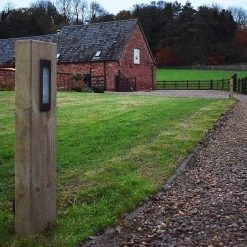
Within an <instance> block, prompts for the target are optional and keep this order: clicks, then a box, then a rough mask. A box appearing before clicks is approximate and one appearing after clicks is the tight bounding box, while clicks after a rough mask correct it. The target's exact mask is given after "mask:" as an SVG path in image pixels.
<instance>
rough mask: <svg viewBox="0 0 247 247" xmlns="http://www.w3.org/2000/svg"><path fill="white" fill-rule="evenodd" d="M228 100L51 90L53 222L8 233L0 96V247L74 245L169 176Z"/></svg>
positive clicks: (8, 131) (5, 104) (10, 189)
mask: <svg viewBox="0 0 247 247" xmlns="http://www.w3.org/2000/svg"><path fill="white" fill-rule="evenodd" d="M232 103H233V101H230V100H208V99H183V98H164V97H151V96H150V97H144V96H119V95H105V94H82V93H58V113H57V121H58V122H57V170H58V178H57V195H58V197H57V206H58V208H57V222H56V224H55V225H54V226H51V227H50V228H49V229H47V230H46V231H45V232H44V233H42V234H38V235H35V236H32V237H28V238H21V237H16V236H15V235H14V216H13V214H12V212H11V200H12V198H13V197H14V161H13V158H14V93H13V92H0V123H1V125H0V140H1V141H0V246H2V247H6V246H8V247H22V246H23V247H29V246H42V247H43V246H52V247H56V246H57V247H58V246H59V247H62V246H75V245H76V244H78V243H79V242H80V240H83V239H85V238H87V237H88V236H90V235H92V234H95V233H97V232H99V231H101V230H103V229H104V228H105V227H107V226H109V225H112V224H114V223H116V222H117V221H118V220H119V219H120V218H121V217H122V216H123V215H124V214H125V213H126V212H129V211H131V210H133V209H134V208H135V207H136V206H137V205H138V204H139V203H141V202H143V201H144V200H145V199H147V197H148V196H150V195H151V194H152V193H154V192H155V191H157V190H158V189H159V188H160V187H161V185H162V184H163V183H164V181H165V180H166V179H167V178H168V177H169V176H170V175H171V174H173V173H174V171H175V169H176V164H177V162H179V161H181V160H182V159H183V158H184V157H185V156H186V155H188V154H189V153H190V152H192V150H193V148H194V147H195V145H196V143H197V142H198V141H199V140H201V139H202V137H203V136H204V134H205V133H206V131H207V129H208V128H210V127H211V126H212V125H213V123H214V122H215V121H216V119H217V118H218V117H219V115H220V114H221V113H222V112H224V111H225V110H226V109H227V108H228V107H229V106H230V105H231V104H232Z"/></svg>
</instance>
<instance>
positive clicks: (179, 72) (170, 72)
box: [157, 68, 247, 81]
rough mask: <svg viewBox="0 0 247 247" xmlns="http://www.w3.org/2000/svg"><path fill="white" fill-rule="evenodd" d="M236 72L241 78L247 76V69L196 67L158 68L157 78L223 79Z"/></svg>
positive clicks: (172, 79)
mask: <svg viewBox="0 0 247 247" xmlns="http://www.w3.org/2000/svg"><path fill="white" fill-rule="evenodd" d="M234 73H236V74H237V75H238V77H239V78H241V77H247V71H227V70H196V69H162V68H160V69H157V80H158V81H161V80H168V81H181V80H222V79H230V78H231V76H232V75H233V74H234Z"/></svg>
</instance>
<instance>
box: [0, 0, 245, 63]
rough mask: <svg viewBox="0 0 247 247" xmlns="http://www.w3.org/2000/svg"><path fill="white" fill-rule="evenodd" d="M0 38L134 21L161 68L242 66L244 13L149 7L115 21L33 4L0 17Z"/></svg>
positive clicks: (62, 5) (75, 4)
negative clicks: (104, 23) (97, 24)
mask: <svg viewBox="0 0 247 247" xmlns="http://www.w3.org/2000/svg"><path fill="white" fill-rule="evenodd" d="M0 14H1V15H0V38H9V37H21V36H30V35H44V34H49V33H54V32H56V30H58V29H61V28H62V27H63V26H64V25H74V24H83V23H93V22H102V21H112V20H124V19H129V18H138V19H139V21H140V23H141V26H142V28H143V30H144V33H145V35H146V38H147V40H148V43H149V45H150V48H151V50H152V52H153V54H154V56H155V58H156V61H157V63H158V65H160V66H184V65H193V64H212V65H217V64H232V63H241V62H246V61H247V12H246V11H245V10H244V9H242V8H240V7H239V8H229V9H227V10H226V9H223V8H221V7H219V6H217V5H212V6H200V7H198V8H197V9H195V8H194V7H193V6H192V5H191V3H189V2H187V3H186V4H184V5H182V4H181V3H179V2H164V1H153V2H151V3H150V4H136V5H134V6H133V8H132V9H131V10H122V11H120V12H119V13H117V14H116V15H113V14H111V13H109V12H107V11H106V10H105V9H104V8H103V7H102V6H101V5H100V4H99V3H97V2H94V1H93V2H90V3H88V2H86V1H85V0H57V1H56V2H55V3H52V2H51V1H47V0H38V1H36V2H34V3H32V4H31V5H30V7H29V8H18V9H15V8H13V7H11V5H8V6H6V8H4V9H3V10H2V11H1V12H0Z"/></svg>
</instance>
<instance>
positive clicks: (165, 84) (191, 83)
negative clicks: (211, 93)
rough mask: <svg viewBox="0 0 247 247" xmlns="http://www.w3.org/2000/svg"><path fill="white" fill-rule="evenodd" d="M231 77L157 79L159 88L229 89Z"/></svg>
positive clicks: (157, 87)
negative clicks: (214, 78)
mask: <svg viewBox="0 0 247 247" xmlns="http://www.w3.org/2000/svg"><path fill="white" fill-rule="evenodd" d="M229 85H230V79H222V80H183V81H166V80H163V81H157V82H156V89H157V90H229Z"/></svg>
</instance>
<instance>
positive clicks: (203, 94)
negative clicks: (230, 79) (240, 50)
mask: <svg viewBox="0 0 247 247" xmlns="http://www.w3.org/2000/svg"><path fill="white" fill-rule="evenodd" d="M107 93H110V94H125V95H126V94H130V95H153V96H166V97H196V98H219V99H225V98H229V92H226V91H219V90H218V91H217V90H154V91H145V92H143V91H137V92H127V93H122V92H121V93H120V92H107ZM234 97H235V98H237V99H239V100H246V101H247V95H243V94H238V93H234Z"/></svg>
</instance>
